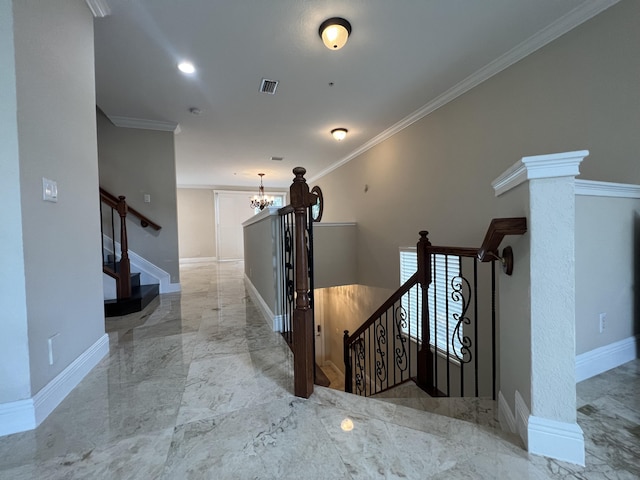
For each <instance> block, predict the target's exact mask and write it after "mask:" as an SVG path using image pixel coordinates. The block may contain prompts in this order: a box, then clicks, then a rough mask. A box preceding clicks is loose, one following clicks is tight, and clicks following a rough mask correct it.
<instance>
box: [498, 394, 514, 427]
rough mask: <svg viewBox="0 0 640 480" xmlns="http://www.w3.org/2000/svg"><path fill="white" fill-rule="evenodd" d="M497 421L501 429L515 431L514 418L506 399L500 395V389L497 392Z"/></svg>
mask: <svg viewBox="0 0 640 480" xmlns="http://www.w3.org/2000/svg"><path fill="white" fill-rule="evenodd" d="M498 421H499V422H500V426H501V427H502V429H503V430H506V431H507V432H511V433H515V432H516V419H515V417H514V415H513V412H512V411H511V408H509V404H508V403H507V400H506V399H505V398H504V395H502V391H500V392H498Z"/></svg>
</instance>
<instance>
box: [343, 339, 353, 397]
mask: <svg viewBox="0 0 640 480" xmlns="http://www.w3.org/2000/svg"><path fill="white" fill-rule="evenodd" d="M342 344H343V346H344V350H343V353H342V355H343V356H344V391H345V392H347V393H353V371H352V370H351V355H350V354H349V330H345V331H344V337H343V340H342Z"/></svg>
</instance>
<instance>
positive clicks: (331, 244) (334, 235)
mask: <svg viewBox="0 0 640 480" xmlns="http://www.w3.org/2000/svg"><path fill="white" fill-rule="evenodd" d="M357 238H358V227H357V225H356V224H355V223H351V224H338V223H316V224H314V226H313V255H314V259H315V260H314V272H313V273H314V285H315V288H325V287H334V286H336V285H351V284H353V283H356V282H357V278H358V269H357V263H356V259H357V250H356V245H357V243H356V242H357Z"/></svg>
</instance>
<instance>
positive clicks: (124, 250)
mask: <svg viewBox="0 0 640 480" xmlns="http://www.w3.org/2000/svg"><path fill="white" fill-rule="evenodd" d="M100 201H101V204H100V205H101V206H100V215H101V222H100V225H101V229H102V238H103V244H102V257H103V265H102V271H103V272H104V273H105V274H106V275H108V276H110V277H111V278H113V279H114V280H115V282H116V298H115V299H108V300H105V302H104V313H105V317H116V316H121V315H127V314H129V313H133V312H139V311H141V310H142V309H143V308H145V307H146V306H147V305H149V303H151V301H152V300H153V299H154V298H156V297H157V296H158V294H159V292H160V285H159V284H149V285H141V284H140V273H131V265H130V261H129V247H128V240H127V222H126V220H127V215H128V214H131V216H134V217H137V218H138V219H139V220H140V226H141V227H142V228H147V227H151V228H153V229H154V230H160V229H161V228H162V227H160V225H158V224H156V223H155V222H153V221H151V220H149V219H148V218H147V217H146V216H144V215H143V214H141V213H140V212H138V211H137V210H135V209H133V208H130V207H129V206H128V205H127V203H126V199H125V197H124V196H119V197H116V196H115V195H112V194H110V193H109V192H107V191H106V190H104V189H102V188H100ZM116 214H117V216H118V217H119V219H120V221H119V227H120V228H119V229H116V220H115V219H116ZM105 230H106V232H107V233H106V234H105ZM105 239H106V241H105ZM118 243H119V246H120V254H119V256H117V257H116V250H117V249H116V246H117V245H118Z"/></svg>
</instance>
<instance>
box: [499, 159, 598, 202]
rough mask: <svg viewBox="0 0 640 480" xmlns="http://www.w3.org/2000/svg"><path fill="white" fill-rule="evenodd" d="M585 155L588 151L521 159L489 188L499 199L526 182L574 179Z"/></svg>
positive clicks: (578, 172)
mask: <svg viewBox="0 0 640 480" xmlns="http://www.w3.org/2000/svg"><path fill="white" fill-rule="evenodd" d="M587 155H589V150H578V151H575V152H563V153H551V154H548V155H535V156H530V157H522V158H521V159H520V160H518V161H517V162H516V163H514V164H513V165H512V166H511V167H509V168H508V169H507V170H505V172H504V173H503V174H502V175H500V176H499V177H498V178H496V179H495V180H494V181H493V182H491V186H492V187H493V189H494V191H495V195H496V197H499V196H500V195H502V194H503V193H506V192H508V191H509V190H511V189H513V188H515V187H517V186H518V185H520V184H521V183H524V182H526V181H527V180H533V179H539V178H554V177H575V176H576V175H579V174H580V168H579V167H580V163H581V162H582V160H584V157H586V156H587Z"/></svg>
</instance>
